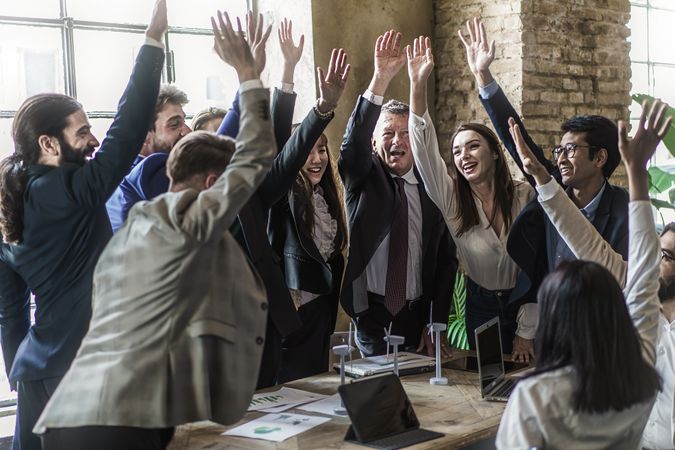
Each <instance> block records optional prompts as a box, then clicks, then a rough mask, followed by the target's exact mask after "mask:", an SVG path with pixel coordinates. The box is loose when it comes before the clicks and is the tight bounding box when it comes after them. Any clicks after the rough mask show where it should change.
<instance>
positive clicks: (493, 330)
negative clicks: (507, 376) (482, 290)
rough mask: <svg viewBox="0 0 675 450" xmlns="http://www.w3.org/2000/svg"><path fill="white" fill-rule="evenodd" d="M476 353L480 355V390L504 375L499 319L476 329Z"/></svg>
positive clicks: (496, 318)
mask: <svg viewBox="0 0 675 450" xmlns="http://www.w3.org/2000/svg"><path fill="white" fill-rule="evenodd" d="M476 353H478V372H479V374H480V388H481V392H484V390H485V388H486V387H487V386H489V385H490V383H492V382H493V381H495V380H496V379H497V378H499V376H500V375H504V358H503V356H502V341H501V336H500V334H499V318H498V317H495V318H494V319H492V320H490V321H489V322H487V323H486V324H484V325H482V326H480V327H479V328H477V329H476Z"/></svg>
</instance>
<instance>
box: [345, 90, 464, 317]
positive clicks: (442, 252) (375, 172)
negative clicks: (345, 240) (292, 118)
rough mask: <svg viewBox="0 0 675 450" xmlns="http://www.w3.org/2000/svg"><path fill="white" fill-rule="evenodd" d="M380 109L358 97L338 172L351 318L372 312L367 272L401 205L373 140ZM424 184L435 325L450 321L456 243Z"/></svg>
mask: <svg viewBox="0 0 675 450" xmlns="http://www.w3.org/2000/svg"><path fill="white" fill-rule="evenodd" d="M380 110H381V107H380V106H377V105H375V104H373V103H371V102H369V101H368V100H366V99H364V98H363V97H359V99H358V101H357V104H356V108H355V109H354V112H353V113H352V116H351V117H350V119H349V123H348V124H347V130H346V132H345V136H344V139H343V141H342V146H341V147H340V158H339V160H338V168H339V171H340V176H341V178H342V182H343V184H344V186H345V203H346V212H347V226H348V228H349V237H350V241H349V257H348V260H347V268H346V270H345V275H344V278H343V282H342V290H341V293H340V302H341V304H342V307H343V308H344V309H345V311H346V312H347V313H348V314H349V315H350V316H352V317H355V316H358V315H359V314H361V313H363V312H364V311H366V310H367V308H368V299H367V293H366V283H365V281H366V280H365V270H366V266H367V265H368V262H370V259H371V258H372V257H373V255H374V254H375V251H376V250H377V247H378V246H379V245H380V243H381V242H382V240H383V239H384V238H385V237H386V236H387V234H388V233H389V228H390V226H391V222H392V220H393V217H394V211H395V210H396V207H397V205H398V203H399V202H400V201H401V198H400V195H399V194H398V189H396V183H395V182H394V179H393V178H392V177H391V176H390V175H389V171H388V169H387V167H386V166H385V164H384V163H383V162H382V160H381V159H380V158H379V157H378V156H377V155H376V154H375V153H373V149H372V144H371V138H372V135H373V130H374V129H375V124H376V123H377V119H378V117H379V115H380ZM415 176H416V177H417V179H418V180H419V185H418V187H419V194H420V201H421V204H422V291H423V297H424V299H425V300H427V301H428V306H430V305H431V303H432V302H433V304H434V307H433V315H434V321H436V322H442V323H445V322H447V320H448V313H449V311H450V303H451V298H452V286H453V283H454V277H455V272H456V270H457V258H456V256H455V246H454V242H453V241H452V239H451V238H450V233H449V232H448V229H447V226H446V224H445V220H444V219H443V214H442V213H441V212H440V211H439V209H438V208H437V207H436V205H434V203H433V202H432V201H431V199H430V198H429V196H428V195H427V193H426V191H425V189H424V183H423V182H422V179H421V177H420V176H419V175H418V174H417V171H416V170H415Z"/></svg>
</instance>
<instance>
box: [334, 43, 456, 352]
mask: <svg viewBox="0 0 675 450" xmlns="http://www.w3.org/2000/svg"><path fill="white" fill-rule="evenodd" d="M400 40H401V34H400V33H396V32H395V31H394V30H392V31H388V32H387V33H385V34H384V35H383V36H380V37H379V38H378V40H377V43H376V44H375V58H374V59H375V72H374V74H373V78H372V80H371V82H370V85H369V87H368V90H366V92H365V93H364V95H362V96H360V97H359V99H358V101H357V104H356V108H355V109H354V112H353V113H352V116H351V118H350V119H349V123H348V124H347V130H346V132H345V136H344V139H343V141H342V146H341V148H340V157H339V160H338V169H339V172H340V176H341V178H342V182H343V184H344V186H345V202H346V212H347V226H348V228H349V236H350V242H349V258H348V261H347V265H346V270H345V276H344V279H343V282H342V291H341V293H340V302H341V304H342V307H343V308H344V309H345V311H346V312H347V314H349V315H350V316H351V317H352V318H354V319H355V321H356V328H357V339H356V343H357V345H358V347H359V349H360V350H361V352H362V353H363V354H364V355H377V354H383V353H385V352H386V343H385V341H384V340H383V338H384V336H385V333H384V328H386V327H389V325H390V323H391V333H392V334H397V335H402V336H403V337H404V338H405V344H404V347H405V350H412V351H415V350H423V349H425V348H426V350H427V353H428V354H431V342H430V340H429V339H428V337H429V336H428V334H427V328H426V326H425V325H426V324H428V323H429V321H430V315H431V313H432V311H433V318H432V319H433V321H434V322H440V323H447V320H448V313H449V309H450V299H451V298H452V286H453V281H454V277H455V272H456V269H457V260H456V257H455V249H454V243H453V242H452V239H451V238H450V234H449V232H448V230H447V227H446V224H445V220H444V219H443V216H442V214H441V212H440V211H439V210H438V208H437V207H436V206H435V205H434V204H433V202H432V201H431V199H430V198H429V197H428V195H427V194H426V191H425V189H424V184H423V183H422V179H421V178H420V177H419V176H418V175H417V173H416V170H415V168H414V165H413V157H412V152H411V150H410V143H409V141H408V107H407V105H405V104H403V103H400V102H396V101H390V102H389V103H387V104H386V105H384V106H381V105H382V101H383V95H384V93H385V91H386V89H387V87H388V85H389V83H390V81H391V79H392V78H393V77H394V76H395V75H396V73H398V71H399V70H400V69H401V67H403V65H404V64H405V56H404V55H403V53H402V52H401V49H400ZM403 192H404V193H405V198H404V195H403ZM401 205H405V206H406V207H405V208H401V207H400V206H401ZM401 217H404V218H405V220H403V223H399V222H398V221H399V220H401ZM406 230H407V231H406ZM401 232H402V233H403V234H400V233H401ZM400 236H404V237H403V239H401V238H400ZM401 241H402V242H403V243H404V245H403V248H400V244H401ZM406 241H407V243H406ZM394 255H397V256H396V257H394ZM405 255H407V256H405ZM401 257H402V258H401ZM401 259H403V261H402V260H401ZM392 273H395V274H396V275H395V276H392ZM443 346H444V353H446V354H449V349H448V348H446V347H447V341H446V340H443Z"/></svg>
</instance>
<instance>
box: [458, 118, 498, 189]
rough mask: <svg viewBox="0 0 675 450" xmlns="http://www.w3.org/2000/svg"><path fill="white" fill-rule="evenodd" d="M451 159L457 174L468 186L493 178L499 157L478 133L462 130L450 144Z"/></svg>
mask: <svg viewBox="0 0 675 450" xmlns="http://www.w3.org/2000/svg"><path fill="white" fill-rule="evenodd" d="M452 158H453V161H454V163H455V167H456V168H457V172H458V173H459V174H460V175H461V176H463V177H464V178H465V179H466V181H468V182H469V183H470V184H477V183H481V182H484V181H486V180H489V179H492V178H494V176H495V168H496V165H495V161H496V160H497V159H498V158H499V155H498V154H497V153H496V152H494V151H493V150H491V149H490V146H489V145H488V142H487V140H485V138H484V137H483V136H481V135H480V133H478V132H476V131H473V130H464V131H460V132H459V133H457V135H456V136H455V139H454V141H453V142H452Z"/></svg>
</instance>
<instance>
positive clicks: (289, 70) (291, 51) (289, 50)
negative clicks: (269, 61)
mask: <svg viewBox="0 0 675 450" xmlns="http://www.w3.org/2000/svg"><path fill="white" fill-rule="evenodd" d="M277 34H278V36H279V47H280V48H281V54H282V55H283V57H284V71H283V75H282V77H281V81H282V82H284V83H292V82H293V73H294V72H295V66H296V65H297V64H298V61H300V57H301V56H302V49H303V48H304V47H305V35H304V34H301V35H300V40H299V41H298V45H297V47H296V45H295V44H294V43H293V21H292V20H288V19H286V18H284V20H282V21H281V24H280V25H279V29H278V30H277Z"/></svg>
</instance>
